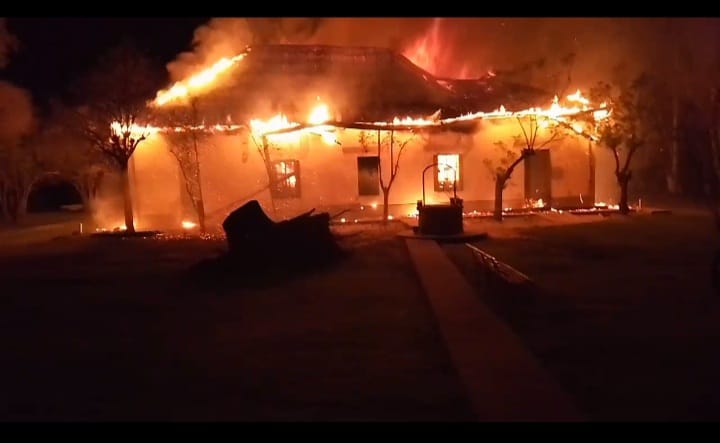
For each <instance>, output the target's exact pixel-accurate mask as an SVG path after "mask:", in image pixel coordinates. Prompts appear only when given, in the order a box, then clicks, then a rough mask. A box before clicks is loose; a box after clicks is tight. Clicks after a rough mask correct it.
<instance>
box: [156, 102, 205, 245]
mask: <svg viewBox="0 0 720 443" xmlns="http://www.w3.org/2000/svg"><path fill="white" fill-rule="evenodd" d="M198 108H199V102H198V99H197V98H190V99H189V100H188V103H187V105H186V106H182V107H174V108H171V109H169V110H167V111H166V112H165V115H164V118H163V119H162V121H163V124H164V125H167V126H169V127H173V128H177V129H180V130H178V131H169V132H166V133H164V134H163V136H164V137H165V140H166V141H167V142H168V145H169V149H170V153H172V155H173V157H175V160H177V162H178V166H179V168H180V173H181V174H182V177H183V183H184V184H185V191H186V192H187V194H188V197H190V201H191V202H192V207H193V210H194V211H195V214H196V215H197V220H198V225H199V226H200V232H205V231H206V225H205V201H204V198H203V191H202V178H201V174H200V169H201V168H200V166H201V163H200V151H201V150H202V149H204V148H205V147H207V146H208V143H209V138H210V136H211V133H210V132H209V131H208V130H207V129H206V128H205V127H204V125H203V119H202V118H201V116H200V112H199V109H198Z"/></svg>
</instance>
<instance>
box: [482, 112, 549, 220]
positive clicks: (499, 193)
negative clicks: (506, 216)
mask: <svg viewBox="0 0 720 443" xmlns="http://www.w3.org/2000/svg"><path fill="white" fill-rule="evenodd" d="M516 120H517V122H518V125H519V126H520V130H521V134H519V135H516V136H515V137H513V140H514V143H513V147H512V148H509V147H507V145H506V144H505V143H504V142H503V141H498V142H496V143H495V146H496V147H497V148H498V149H499V150H500V151H502V154H501V158H500V160H499V161H498V162H497V163H495V162H493V161H492V160H490V159H487V158H486V159H485V160H484V161H483V162H484V163H485V166H486V167H487V168H488V169H489V170H490V172H491V174H492V175H493V179H494V180H495V205H494V210H493V217H494V218H495V220H497V221H502V219H503V191H505V188H506V187H507V184H508V181H509V180H510V177H511V176H512V173H513V171H515V168H516V167H517V166H518V165H519V164H520V163H522V162H523V161H524V160H525V159H526V158H528V157H530V156H532V155H535V152H536V150H538V149H541V148H543V147H545V146H548V145H549V144H550V143H552V142H554V141H556V140H558V138H559V137H560V135H561V132H560V129H559V126H558V125H557V124H556V123H555V122H551V121H549V119H547V118H545V117H542V116H540V117H538V116H537V115H535V114H529V115H524V116H518V117H517V118H516ZM541 129H545V130H544V131H543V132H545V137H544V140H539V139H538V135H539V134H540V132H541ZM518 150H519V152H518Z"/></svg>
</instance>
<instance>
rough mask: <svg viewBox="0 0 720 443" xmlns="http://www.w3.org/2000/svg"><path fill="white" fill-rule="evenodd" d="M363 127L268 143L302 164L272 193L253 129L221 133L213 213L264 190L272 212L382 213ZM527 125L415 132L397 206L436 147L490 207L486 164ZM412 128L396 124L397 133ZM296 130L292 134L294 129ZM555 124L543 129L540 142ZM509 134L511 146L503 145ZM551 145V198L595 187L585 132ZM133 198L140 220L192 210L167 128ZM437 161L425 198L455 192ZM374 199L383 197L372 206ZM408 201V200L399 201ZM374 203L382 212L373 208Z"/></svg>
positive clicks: (507, 196)
mask: <svg viewBox="0 0 720 443" xmlns="http://www.w3.org/2000/svg"><path fill="white" fill-rule="evenodd" d="M360 134H361V131H359V130H352V129H347V130H338V131H337V132H336V133H335V135H336V137H337V140H338V141H339V143H340V144H339V145H338V144H334V143H330V144H328V143H326V142H324V141H323V140H322V138H321V137H320V136H319V135H315V134H307V133H306V134H304V135H302V136H295V137H294V138H296V140H294V141H292V142H289V143H288V142H284V141H282V142H276V141H272V139H271V143H270V148H269V152H270V157H271V159H272V160H297V161H299V169H300V186H301V196H300V198H289V199H275V204H274V206H273V200H272V199H271V198H270V193H269V191H268V189H267V183H268V178H267V174H266V169H265V165H264V163H263V160H262V157H261V156H260V155H259V153H258V146H257V145H256V142H258V143H259V142H260V140H253V138H252V137H250V136H249V135H248V134H247V133H240V134H235V135H215V136H213V137H211V138H210V139H209V140H208V142H206V143H205V145H204V146H203V147H202V148H201V155H200V158H201V176H202V187H203V193H204V197H205V209H206V213H207V214H208V218H209V219H210V220H209V221H210V222H211V223H212V222H221V221H222V218H223V217H224V216H225V215H226V214H227V212H228V211H229V210H231V209H233V208H235V207H237V206H239V205H240V204H242V203H244V202H245V201H247V200H249V199H257V200H259V201H260V203H261V205H262V206H263V207H264V208H265V210H266V211H267V212H268V214H269V215H271V216H272V217H274V218H276V219H281V218H285V217H290V216H293V215H296V214H298V213H301V212H303V211H307V210H309V209H312V208H316V209H317V210H331V212H332V211H336V210H337V211H339V210H342V209H353V210H358V209H359V208H360V207H361V206H362V207H364V208H365V209H364V211H365V214H367V216H368V217H372V216H373V214H374V213H376V214H377V216H379V215H380V214H381V212H380V211H381V207H380V206H381V205H382V201H383V198H382V194H380V195H377V196H360V195H358V168H357V157H358V156H372V155H377V145H376V144H375V143H374V140H375V137H376V132H373V133H367V135H369V139H370V142H368V143H365V144H364V145H363V144H362V143H360V140H359V139H360ZM521 134H522V131H521V130H520V127H519V125H518V122H517V121H515V120H488V121H482V122H480V124H479V126H478V128H477V130H476V131H475V132H474V133H469V134H468V133H456V132H443V133H434V134H431V135H427V134H425V135H419V134H418V135H415V136H414V137H413V139H412V141H410V142H409V143H408V145H407V146H406V148H405V150H404V152H403V154H402V158H401V160H400V167H399V172H398V175H397V178H396V180H395V182H394V183H393V186H392V189H391V192H390V204H391V211H390V212H391V214H393V215H395V216H401V215H405V214H407V213H408V212H409V211H412V209H413V207H414V206H415V203H416V201H417V200H419V199H421V198H422V186H421V183H422V177H421V172H422V170H423V169H424V168H425V166H427V165H429V164H431V163H432V162H433V158H434V157H433V156H434V155H435V154H442V153H449V154H450V153H451V154H455V153H457V154H461V156H462V170H461V172H460V173H461V175H462V182H463V188H462V190H460V191H459V192H458V195H459V197H461V198H463V199H464V200H465V202H466V206H467V207H468V208H469V209H472V208H474V207H481V208H489V207H491V205H492V200H493V197H494V179H493V176H492V174H491V172H490V170H489V168H488V165H487V164H486V163H487V161H488V160H489V162H490V164H492V165H497V164H499V163H500V159H501V158H502V157H503V156H506V155H507V149H508V148H509V149H510V150H512V152H514V153H515V155H517V153H519V150H520V149H521V146H520V145H519V144H518V143H517V142H516V139H517V137H518V136H521ZM409 136H410V135H409V134H408V133H397V134H396V138H397V139H398V140H399V141H402V140H405V139H406V138H407V137H409ZM292 137H293V136H288V137H286V138H292ZM546 137H548V134H547V133H545V132H544V130H541V131H540V133H539V134H538V137H537V143H536V144H537V145H539V144H541V143H542V142H544V140H546ZM498 142H503V143H504V144H505V147H506V149H501V148H499V147H498ZM546 148H548V149H550V156H551V163H552V168H553V173H552V177H553V178H552V195H553V202H554V203H555V201H556V200H557V201H562V202H563V204H566V205H567V204H573V202H575V204H577V205H580V202H581V200H585V199H588V198H592V197H591V195H589V190H590V189H589V186H590V168H589V157H588V152H589V151H588V142H587V140H585V139H583V138H580V137H577V136H574V135H566V136H565V137H563V138H562V139H561V140H557V141H554V142H553V143H551V144H549V145H547V146H546ZM606 151H607V150H605V149H602V148H597V147H595V148H594V152H595V157H596V177H595V184H596V186H595V192H596V195H595V200H597V201H612V200H613V197H614V194H615V193H616V191H615V188H616V186H615V184H614V177H613V175H612V169H611V168H612V156H609V154H608V153H607V152H606ZM388 160H389V158H388V151H387V149H386V147H384V148H383V150H382V152H381V162H382V164H383V176H384V177H385V178H386V180H387V178H389V177H388V174H389V162H388ZM134 162H135V170H134V174H135V177H134V181H133V183H134V198H135V208H136V213H137V216H138V219H139V220H140V222H141V223H142V224H145V225H153V224H163V225H165V224H170V225H172V224H173V223H179V221H180V220H181V219H183V218H192V211H191V210H189V203H188V199H187V196H186V195H184V187H183V185H182V181H181V180H182V176H181V174H180V172H179V168H178V166H177V163H176V161H175V159H174V158H173V157H172V155H171V154H170V153H169V151H168V148H167V146H166V143H165V141H164V139H163V138H162V135H160V134H156V135H154V136H152V137H151V138H150V139H148V140H147V141H146V142H144V143H143V145H141V147H140V148H139V149H138V151H137V152H136V153H135V155H134ZM432 174H433V171H432V170H431V171H428V173H427V176H426V188H425V190H426V199H427V201H428V202H430V203H439V202H447V201H448V198H449V197H450V194H449V193H442V192H435V191H434V186H433V184H434V182H433V176H432ZM504 202H505V204H504V206H506V207H519V206H522V205H523V204H524V203H525V195H524V170H523V165H522V164H520V165H519V166H518V167H517V168H516V170H515V172H514V173H513V176H512V178H511V180H510V182H509V184H508V186H507V188H506V190H505V193H504ZM373 204H376V205H378V208H377V209H372V206H373ZM398 205H403V206H398ZM373 211H376V212H373Z"/></svg>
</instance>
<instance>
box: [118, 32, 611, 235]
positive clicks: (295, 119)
mask: <svg viewBox="0 0 720 443" xmlns="http://www.w3.org/2000/svg"><path fill="white" fill-rule="evenodd" d="M189 98H191V99H192V100H194V101H195V102H194V103H197V110H198V117H199V119H198V121H195V122H190V123H188V122H182V123H181V124H178V123H175V124H174V125H173V123H172V120H171V119H164V116H165V115H171V114H172V113H173V112H175V111H176V110H178V109H180V110H182V109H183V108H184V107H186V106H187V103H188V99H189ZM152 106H153V107H155V108H156V113H157V114H158V116H159V117H158V122H163V125H161V126H146V127H143V128H139V129H137V130H142V131H146V133H150V137H149V138H148V140H147V141H146V142H145V143H144V145H142V146H140V147H139V148H138V150H137V151H136V153H135V155H134V158H133V161H134V164H135V168H134V179H133V188H134V193H135V194H136V196H135V199H136V201H137V206H138V208H136V211H137V212H139V213H140V219H142V220H147V221H148V224H149V226H150V227H153V228H154V227H160V225H162V224H166V225H169V226H178V224H179V223H180V220H188V219H190V220H191V219H192V217H193V214H192V211H191V209H190V208H191V206H192V205H190V204H189V201H190V200H191V198H190V196H189V195H187V192H186V191H185V186H184V185H183V184H182V182H183V174H181V173H180V171H179V168H178V164H177V162H176V161H175V159H174V158H173V157H172V156H171V155H169V154H168V152H169V150H170V149H171V148H172V143H173V140H172V138H173V137H170V135H171V134H183V133H190V134H195V133H198V132H202V133H203V141H202V143H201V144H200V145H199V148H198V162H199V164H200V168H201V170H202V174H201V177H202V178H201V181H202V183H201V185H202V189H203V193H204V194H205V202H204V203H205V205H204V206H205V211H206V214H207V216H208V219H211V220H210V222H211V223H215V224H219V223H220V222H221V221H222V219H223V217H225V215H227V212H225V211H227V210H228V209H232V208H234V207H237V206H238V205H241V204H243V203H245V202H246V201H247V199H249V198H252V199H257V200H258V202H259V204H260V205H261V206H262V208H264V209H265V211H267V213H269V214H271V215H272V216H273V217H274V218H276V219H278V218H279V219H282V218H285V217H288V216H291V215H293V214H298V213H304V212H307V211H308V210H310V209H311V208H318V210H320V211H326V212H331V213H335V212H338V211H349V212H348V214H347V218H348V219H353V220H354V219H377V218H378V216H380V215H382V213H383V210H382V209H383V206H385V203H387V206H388V207H389V211H388V212H387V213H388V215H389V216H394V217H403V216H405V215H407V214H409V213H412V211H413V210H414V208H415V206H416V203H417V201H418V200H420V197H421V195H422V193H423V189H422V186H421V183H422V171H423V170H425V169H426V168H427V166H428V165H435V167H434V168H433V169H432V171H431V172H430V173H428V180H427V183H428V184H427V189H426V192H427V200H428V203H429V204H436V203H438V204H442V203H444V202H447V201H448V200H449V198H450V197H452V196H453V195H454V194H457V196H458V197H460V198H462V199H463V201H464V208H465V209H466V210H467V211H485V210H488V209H490V208H491V207H492V201H493V196H494V191H495V185H494V172H493V171H495V170H496V168H498V167H501V166H502V165H503V164H504V162H507V161H508V159H512V158H513V157H514V156H515V157H516V156H518V155H519V154H520V152H521V150H522V149H523V146H522V144H523V143H524V141H523V140H524V139H523V134H525V135H527V129H528V127H527V124H528V123H529V124H530V125H535V127H534V128H535V129H534V131H535V134H534V136H533V142H534V140H535V138H537V139H544V140H545V139H547V140H550V134H551V132H552V131H554V130H556V129H562V130H564V132H565V133H564V135H563V136H562V137H559V138H558V139H557V140H554V139H553V140H551V141H552V143H550V144H548V145H547V146H541V144H540V143H538V144H537V145H535V146H534V147H536V148H537V152H536V155H533V156H530V157H528V158H527V159H525V160H524V161H523V162H522V163H521V164H520V165H518V166H517V168H516V170H515V172H514V174H513V176H512V177H511V178H510V180H509V181H508V182H507V185H506V189H505V196H504V200H505V201H504V204H505V205H506V206H508V207H510V208H521V207H523V206H525V205H526V203H527V201H530V200H538V199H542V200H543V201H545V202H548V205H549V206H551V207H556V206H562V207H587V208H590V207H592V205H593V204H594V202H595V201H596V200H606V201H612V200H613V195H612V194H611V193H610V192H611V190H613V189H614V183H610V182H608V181H607V180H605V181H603V177H612V174H611V172H609V171H610V170H611V168H612V158H611V157H610V156H608V155H605V154H606V153H605V152H604V151H603V150H598V149H596V147H595V146H594V137H593V121H597V120H598V119H601V118H605V117H606V116H607V115H608V114H609V111H608V110H607V109H605V108H604V105H602V104H595V105H593V104H591V103H590V102H589V101H588V100H587V99H586V98H585V97H583V96H582V94H580V91H577V92H576V93H574V94H570V95H567V96H565V97H554V98H553V97H552V96H551V95H549V94H547V93H544V92H543V91H539V90H536V89H534V88H531V87H526V86H522V85H515V84H510V83H507V82H504V81H502V79H500V78H498V77H496V76H491V75H488V76H486V77H483V78H480V79H475V80H454V79H440V78H437V77H435V76H433V75H432V74H430V73H428V72H426V71H424V70H423V69H421V68H419V67H417V66H415V65H413V64H412V63H411V62H410V61H409V60H407V59H406V58H404V57H403V56H401V55H398V54H395V53H393V52H392V51H389V50H386V49H378V48H339V47H332V46H301V45H270V46H254V47H251V48H248V50H247V52H245V53H243V54H239V55H237V56H235V57H231V58H228V59H223V60H220V61H218V62H217V63H215V64H213V65H212V66H210V67H209V68H208V69H206V70H205V71H202V72H199V73H197V74H196V75H194V76H191V77H190V78H188V79H186V80H184V81H182V82H178V83H177V84H175V85H171V86H170V87H169V88H168V89H166V90H164V91H160V92H159V93H158V96H157V98H156V99H155V101H154V102H153V103H152ZM524 125H525V126H524ZM126 130H127V131H128V132H133V131H135V130H136V129H135V128H126ZM193 137H195V135H193ZM158 202H162V204H158Z"/></svg>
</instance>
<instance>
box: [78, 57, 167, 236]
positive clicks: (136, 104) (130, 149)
mask: <svg viewBox="0 0 720 443" xmlns="http://www.w3.org/2000/svg"><path fill="white" fill-rule="evenodd" d="M155 78H156V71H155V70H154V69H152V66H151V64H150V61H149V60H148V59H147V58H145V57H144V56H143V55H142V54H141V53H139V52H137V51H136V50H134V49H133V48H132V47H129V46H119V47H117V48H115V49H114V50H112V51H110V52H109V53H108V55H107V56H106V57H105V58H103V59H102V60H101V62H100V64H99V65H98V66H96V67H95V69H93V70H92V71H91V72H89V73H88V75H87V76H86V77H85V78H84V81H83V85H84V88H83V92H84V93H85V94H87V95H86V101H85V103H86V104H85V106H83V107H82V108H81V109H80V111H79V115H78V117H79V122H80V125H81V128H82V132H83V134H84V136H85V138H86V139H87V140H88V142H89V143H90V145H91V146H92V147H93V148H94V149H96V150H97V151H98V152H100V153H101V154H102V155H104V156H105V157H106V158H107V159H108V160H109V162H110V164H112V165H113V167H114V168H115V169H117V170H118V171H119V172H120V173H121V174H122V176H123V200H124V213H125V226H126V228H127V231H128V232H134V231H135V225H134V220H133V206H132V196H131V193H130V178H129V174H128V164H129V161H130V158H131V157H132V155H133V153H134V152H135V150H136V149H137V147H138V146H139V145H140V143H142V142H143V141H144V140H145V139H147V137H148V135H150V133H151V132H150V130H149V128H148V127H146V126H143V118H147V117H148V110H147V107H146V103H147V100H149V99H150V98H152V96H153V94H154V93H155V91H156V90H157V87H158V85H159V82H157V81H155Z"/></svg>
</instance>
